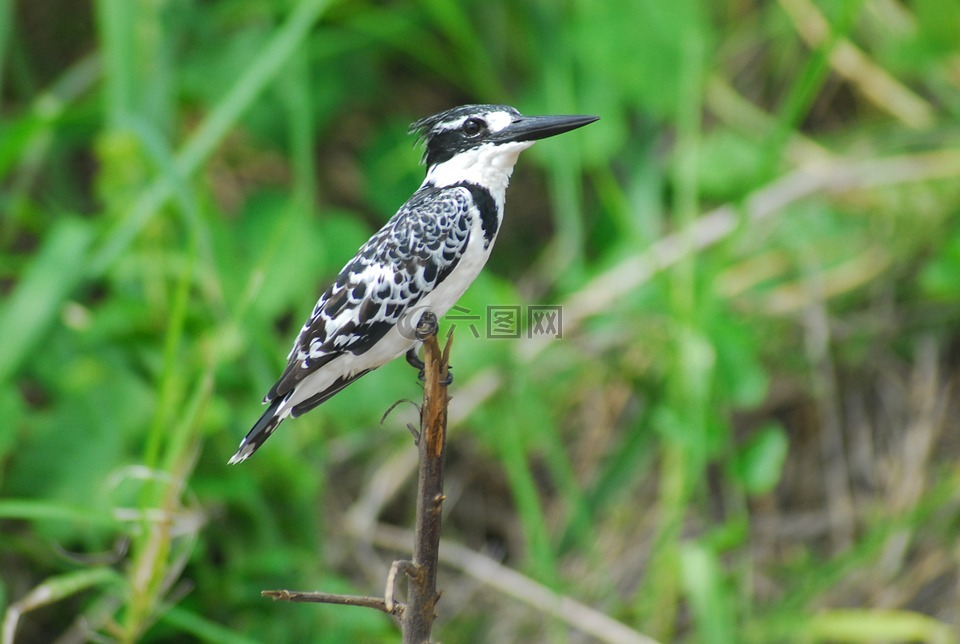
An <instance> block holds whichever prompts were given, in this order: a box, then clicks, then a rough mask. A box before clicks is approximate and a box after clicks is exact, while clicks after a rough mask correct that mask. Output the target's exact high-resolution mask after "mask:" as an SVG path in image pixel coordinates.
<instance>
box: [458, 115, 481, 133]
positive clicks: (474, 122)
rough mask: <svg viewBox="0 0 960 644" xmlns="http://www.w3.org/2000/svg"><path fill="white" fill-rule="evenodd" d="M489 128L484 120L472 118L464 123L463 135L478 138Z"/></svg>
mask: <svg viewBox="0 0 960 644" xmlns="http://www.w3.org/2000/svg"><path fill="white" fill-rule="evenodd" d="M486 128H487V124H486V123H484V122H483V119H478V118H470V119H467V120H466V121H464V122H463V127H462V128H461V129H462V130H463V133H464V134H466V135H467V136H477V135H478V134H480V133H481V132H483V131H484V130H485V129H486Z"/></svg>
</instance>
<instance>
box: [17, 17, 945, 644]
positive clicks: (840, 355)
mask: <svg viewBox="0 0 960 644" xmlns="http://www.w3.org/2000/svg"><path fill="white" fill-rule="evenodd" d="M91 4H92V6H91ZM958 11H960V10H958V8H957V5H956V3H955V1H954V0H918V1H917V2H913V3H910V4H908V5H901V4H898V3H896V2H893V1H892V0H891V1H882V2H871V3H864V2H858V1H856V0H850V1H845V2H840V3H828V2H820V3H819V4H813V3H811V2H810V1H809V0H781V1H780V2H777V3H744V2H739V3H736V2H730V3H719V4H718V3H702V2H696V1H695V0H680V1H678V2H672V3H666V2H659V1H656V0H631V1H628V0H605V1H601V2H587V1H586V0H567V1H564V2H553V1H548V0H527V1H524V2H479V1H473V0H465V1H464V2H460V3H455V2H447V1H446V0H419V1H415V2H392V1H387V2H371V1H365V0H358V1H354V2H333V1H332V0H273V1H266V2H265V1H256V2H255V1H252V0H226V1H222V2H202V1H200V0H96V1H95V2H93V3H85V2H81V1H80V0H56V1H54V0H34V1H33V2H29V3H27V2H23V3H13V2H11V1H10V0H0V100H2V104H0V293H2V300H0V338H3V346H4V349H3V351H2V352H0V383H2V386H0V418H3V419H4V421H5V422H3V425H2V428H0V464H2V467H0V526H2V527H0V562H2V564H0V570H2V572H0V605H2V606H5V607H6V610H7V621H6V624H5V627H4V628H5V636H7V637H9V636H10V634H11V633H12V632H13V630H14V629H16V634H17V641H18V642H20V641H22V642H46V641H53V640H54V639H55V638H56V637H58V636H59V635H61V634H62V633H64V632H68V633H69V634H70V636H72V637H73V638H74V640H65V641H76V640H83V639H93V638H94V635H93V634H92V633H91V631H94V632H96V634H97V637H99V638H107V639H112V640H118V641H124V642H132V641H149V642H160V641H178V642H179V641H191V640H196V641H211V642H216V641H222V642H245V641H270V642H293V641H314V642H319V641H323V642H340V641H392V640H397V639H398V633H397V629H396V627H395V625H394V624H392V623H391V620H390V619H389V618H387V617H385V616H383V615H379V614H376V613H373V612H370V611H363V610H358V609H350V608H341V607H335V606H293V605H281V604H275V603H271V602H269V601H266V600H263V599H261V598H260V591H261V590H263V589H267V588H295V589H304V590H306V589H316V590H324V591H328V592H349V593H361V594H377V593H379V592H380V589H381V588H382V583H383V578H384V576H385V573H386V570H387V568H388V566H389V563H390V561H391V560H392V559H393V558H396V557H397V556H398V554H399V555H401V556H402V553H397V552H395V551H393V550H391V549H390V548H388V547H386V546H385V545H384V543H383V540H382V539H380V538H379V537H377V536H376V534H377V527H376V522H383V523H386V524H394V525H399V526H403V527H406V526H409V525H410V519H411V516H412V509H413V504H412V502H411V501H412V490H411V489H410V488H412V485H411V484H410V480H409V476H410V471H411V470H410V467H409V466H408V465H401V464H402V463H405V462H408V460H409V459H407V460H404V458H405V457H404V455H409V454H410V452H411V451H412V450H413V449H414V448H413V447H412V445H411V441H410V437H409V435H408V434H407V432H406V430H405V429H404V428H403V426H404V424H405V423H406V422H408V421H409V420H410V418H412V412H411V411H410V409H409V408H407V409H404V408H403V407H401V408H399V409H398V410H397V411H395V412H394V413H393V415H391V416H390V417H389V418H388V419H387V420H386V421H385V423H384V426H383V427H380V426H378V421H379V419H380V417H381V415H382V414H383V412H384V411H385V410H386V409H387V408H388V407H389V406H390V405H391V404H392V403H393V402H394V401H396V400H399V399H404V398H412V399H416V398H418V396H419V390H418V387H417V384H416V380H415V378H414V377H413V375H412V373H411V371H410V370H409V367H407V366H406V365H403V364H391V365H388V366H386V367H384V368H382V369H381V370H379V371H378V372H376V373H374V374H372V375H370V376H367V377H365V378H363V379H361V380H360V381H358V382H357V383H356V384H354V385H353V386H351V387H350V388H348V389H347V390H345V391H344V392H343V393H342V394H340V395H338V396H337V397H335V398H334V399H333V400H331V401H330V402H329V403H327V404H325V405H324V406H323V407H322V408H320V409H319V410H318V411H316V412H314V413H312V414H310V415H309V416H307V417H304V418H302V419H299V420H296V421H290V422H288V423H287V424H285V425H284V428H283V431H281V432H279V433H278V434H277V436H276V437H274V438H273V439H272V440H271V441H270V443H269V445H268V446H267V447H266V448H265V449H263V450H261V451H260V452H258V454H257V455H256V457H255V458H254V459H253V460H252V461H250V462H248V463H244V464H243V465H242V466H239V467H227V466H226V465H225V462H226V459H227V458H228V457H229V456H230V454H232V452H233V450H234V448H235V446H236V443H237V442H238V441H239V440H240V438H241V437H242V436H243V434H244V433H245V432H246V430H247V429H248V427H249V426H250V425H251V423H252V422H253V421H254V420H255V419H256V418H257V416H258V414H259V413H260V411H259V401H260V398H261V396H262V395H263V393H264V392H265V391H266V390H267V389H268V388H269V387H270V385H271V384H272V383H273V381H274V379H275V378H276V377H277V375H278V374H279V371H280V369H281V368H282V365H283V357H284V356H285V355H286V352H287V350H288V348H289V345H290V343H291V341H292V339H293V336H294V334H295V332H296V330H297V329H298V328H299V324H300V322H301V320H302V319H303V318H304V316H305V315H306V314H307V313H308V312H309V310H310V307H312V304H313V302H314V301H315V298H316V296H317V293H318V292H320V291H321V290H322V289H323V288H324V287H325V286H326V283H327V281H328V280H330V279H331V278H332V276H333V275H335V274H336V272H337V271H338V270H339V268H340V267H341V266H342V264H343V263H344V262H345V261H346V260H347V259H348V258H349V257H350V256H352V254H353V252H354V251H355V249H356V248H357V247H358V246H359V245H360V244H361V243H363V241H365V240H366V238H367V237H368V236H369V234H370V233H371V232H373V231H374V230H376V228H378V227H379V226H380V225H381V224H382V223H383V222H384V221H385V220H386V219H387V218H388V217H389V216H390V215H391V214H392V213H393V212H394V210H395V209H396V208H397V207H398V206H399V205H400V204H401V203H402V202H403V201H404V200H405V199H406V198H407V197H408V196H409V194H410V193H411V192H412V191H413V190H414V189H415V188H416V186H417V185H418V184H419V182H420V180H421V172H422V169H421V168H418V166H417V159H418V154H419V151H418V150H416V149H415V147H414V146H413V142H412V139H411V138H410V137H409V136H408V135H407V133H406V127H407V124H408V123H409V122H411V121H412V120H414V119H416V118H418V117H421V116H424V115H427V114H431V113H434V112H436V111H439V110H442V109H445V108H448V107H450V106H452V105H456V104H460V103H466V102H503V103H509V104H512V105H515V106H517V107H518V108H519V109H521V111H523V112H525V113H531V114H533V113H592V114H597V115H600V116H601V117H602V120H601V121H600V122H599V123H597V124H596V125H593V126H591V127H590V128H588V129H586V130H583V131H580V132H578V133H575V134H571V135H567V136H565V137H561V138H559V139H556V140H551V141H549V142H544V143H542V144H540V145H538V146H536V147H535V148H534V149H533V150H531V151H530V152H528V153H526V154H525V155H524V158H523V160H521V162H520V164H519V166H518V170H517V172H516V175H515V180H514V186H513V187H512V188H511V190H510V198H509V200H508V207H507V209H508V217H507V221H506V222H505V226H504V229H503V231H502V233H501V237H500V240H499V241H498V247H497V250H496V252H495V253H494V256H493V259H492V261H491V264H490V266H489V268H488V270H486V271H485V273H484V274H483V275H482V276H481V277H480V278H479V279H478V280H477V282H476V284H475V285H474V286H473V287H472V288H471V289H470V291H469V292H468V293H467V294H466V295H465V296H464V298H463V300H462V301H461V303H460V305H461V306H462V307H463V308H464V309H465V310H466V311H467V312H468V313H470V314H472V315H479V317H480V319H479V321H476V322H474V323H472V324H473V326H471V323H470V322H467V321H456V322H455V324H456V342H455V344H454V351H453V364H454V366H455V373H456V377H457V381H456V383H455V385H454V386H453V389H452V391H453V395H454V411H453V412H452V413H453V416H454V418H455V419H456V420H455V422H454V426H453V427H452V433H451V436H450V441H451V446H450V458H449V462H448V474H447V476H448V489H449V494H448V496H449V500H448V502H447V506H446V508H445V514H446V521H447V526H446V529H445V533H444V538H445V539H448V540H450V541H451V542H460V543H463V544H465V545H467V546H469V547H471V548H474V549H477V550H480V551H484V552H486V553H487V554H490V555H491V556H493V557H495V558H498V559H502V560H503V561H504V563H506V564H507V565H509V566H511V567H512V568H515V569H517V570H519V571H521V572H523V573H524V574H526V575H529V576H530V577H532V578H533V579H534V580H536V581H537V582H540V583H542V584H544V585H546V586H548V587H549V588H551V589H552V590H553V591H555V592H557V593H559V594H563V595H569V596H570V597H573V598H574V599H577V600H579V601H581V602H583V603H585V604H588V605H590V606H593V607H595V608H597V609H598V610H600V611H602V612H604V613H606V614H607V615H609V616H611V617H613V618H615V619H617V620H619V621H621V622H622V623H624V624H626V625H627V626H629V627H630V628H633V629H635V630H636V631H638V632H640V633H645V634H647V635H649V636H652V637H655V638H658V639H661V640H663V641H697V642H701V641H702V642H718V643H720V642H771V641H811V642H812V641H840V640H842V641H877V640H878V638H880V639H882V638H883V637H893V638H894V639H896V640H904V641H906V640H909V641H951V639H952V638H956V637H957V631H956V629H957V624H956V614H955V612H954V611H955V607H956V604H957V600H958V598H957V588H956V583H955V580H956V576H957V574H958V570H957V563H956V561H955V559H956V557H955V552H956V538H957V531H956V526H957V525H958V522H957V519H958V518H960V513H958V512H960V510H958V508H960V495H958V493H957V490H958V489H960V487H958V486H957V485H956V482H957V469H956V465H955V463H956V458H957V455H958V445H957V443H956V440H955V437H954V438H951V436H950V434H949V432H944V431H942V429H943V427H944V425H945V424H946V423H947V421H946V419H947V418H949V417H950V414H949V412H950V410H952V409H953V407H952V404H953V403H952V402H951V398H950V392H951V391H952V390H951V386H950V385H949V384H948V383H949V382H950V378H951V377H953V376H955V375H956V372H955V367H954V366H953V364H952V363H951V361H950V359H949V358H950V356H955V355H956V339H957V333H956V323H957V321H958V319H960V289H958V288H957V287H956V284H958V283H960V250H958V249H960V228H958V219H957V214H958V210H960V181H958V178H960V128H958V127H957V122H958V117H960V73H958V70H960V44H958V43H960V17H958ZM66 15H70V16H72V18H71V19H70V20H65V19H64V16H66ZM536 303H544V304H561V305H562V306H563V307H564V308H563V316H564V317H563V338H562V339H561V340H556V341H553V342H549V343H546V344H544V343H539V344H538V343H533V342H526V341H523V342H521V341H506V340H497V339H492V338H488V337H484V335H485V333H484V330H485V320H484V319H483V316H484V313H483V312H485V311H486V307H487V306H490V305H496V306H523V305H529V304H536ZM478 312H479V313H478ZM449 324H450V322H449V321H448V326H449ZM474 330H476V333H474V332H473V331H474ZM929 347H933V349H932V355H933V356H934V357H933V358H932V363H931V361H930V360H929V359H927V358H926V357H925V356H927V355H928V348H929ZM954 362H955V361H954ZM931 364H933V365H934V366H933V367H931V366H930V365H931ZM937 365H941V367H939V368H938V367H937ZM931 374H932V375H931ZM924 387H926V388H924ZM954 388H955V386H954ZM918 392H919V393H918ZM924 392H927V393H926V394H925V393H924ZM929 392H933V393H932V394H930V393H929ZM924 395H927V397H926V398H925V397H924ZM924 401H928V402H924ZM931 401H932V402H931ZM459 405H462V407H458V406H459ZM458 409H460V410H461V411H457V410H458ZM378 499H379V502H378ZM371 503H372V504H373V505H372V506H371ZM370 507H373V510H372V511H371V510H370V509H369V508H370ZM364 512H366V513H367V514H366V515H365V514H364ZM371 512H372V514H371ZM358 517H361V518H363V517H365V518H366V520H367V522H366V523H365V522H364V521H363V520H360V519H358ZM371 522H373V523H371ZM920 526H923V531H922V534H918V530H917V529H918V528H919V527H920ZM950 553H953V555H951V554H950ZM918 561H919V562H921V563H923V565H919V564H916V562H918ZM915 564H916V565H915ZM931 571H934V572H931ZM936 571H942V574H940V573H936ZM950 579H953V582H952V584H951V583H950V581H949V580H950ZM440 585H441V586H442V587H444V588H445V589H447V593H446V594H445V596H444V599H443V601H442V602H441V603H440V605H439V610H440V613H441V616H442V621H441V622H440V623H439V625H438V630H437V637H438V638H440V639H442V640H444V641H454V642H457V641H543V640H551V641H582V639H581V638H582V637H583V635H582V634H581V632H580V630H581V629H580V627H582V626H583V625H582V624H579V625H578V624H577V623H575V622H574V623H569V622H570V621H572V620H573V617H572V615H571V616H570V617H568V620H567V621H563V620H559V619H557V620H554V619H552V618H550V617H547V616H544V615H543V614H541V613H540V612H538V611H536V610H534V609H532V608H528V607H526V606H525V605H524V603H523V602H518V601H517V600H515V599H509V598H508V597H507V596H505V595H501V594H500V593H499V592H498V591H497V590H493V589H487V588H483V587H481V588H478V587H477V585H476V583H474V582H471V581H470V580H469V579H468V578H467V576H466V573H465V572H464V571H463V570H461V569H459V568H458V567H457V566H456V565H452V566H451V567H449V568H445V570H444V574H443V575H442V576H441V580H440ZM945 588H946V589H947V590H944V589H945ZM20 613H22V614H23V616H22V618H21V619H20V622H19V624H17V623H15V620H14V619H13V616H15V615H18V614H20ZM878 624H880V625H881V626H878ZM594 635H595V634H594Z"/></svg>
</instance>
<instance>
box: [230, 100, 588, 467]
mask: <svg viewBox="0 0 960 644" xmlns="http://www.w3.org/2000/svg"><path fill="white" fill-rule="evenodd" d="M596 120H597V117H595V116H522V115H521V114H520V112H518V111H517V110H516V109H514V108H512V107H509V106H507V105H464V106H461V107H455V108H453V109H450V110H447V111H446V112H441V113H440V114H436V115H434V116H429V117H427V118H424V119H420V120H419V121H417V122H415V123H414V124H413V125H411V126H410V131H411V133H414V132H415V133H417V134H418V135H419V138H420V139H422V140H423V142H424V147H425V151H424V155H423V160H424V162H425V163H426V166H427V176H426V178H425V179H424V181H423V184H422V185H421V186H420V188H419V189H418V190H417V191H416V192H415V193H414V194H413V196H412V197H410V199H409V200H408V201H407V202H406V203H405V204H403V206H402V207H401V208H400V210H399V211H398V212H397V214H395V215H394V216H393V217H392V218H391V219H390V221H388V222H387V223H386V224H385V225H384V227H383V228H381V229H380V230H379V231H378V232H377V233H376V234H375V235H374V236H373V237H371V238H370V240H369V241H367V243H366V244H364V245H363V246H362V247H361V248H360V250H359V251H358V252H357V255H356V256H355V257H354V258H353V259H351V260H350V261H349V262H347V265H346V266H344V267H343V270H341V271H340V274H339V275H338V276H337V279H336V281H335V282H334V283H333V285H332V286H331V287H330V288H328V289H327V290H326V291H325V292H324V293H323V295H321V296H320V300H319V301H318V302H317V304H316V306H314V307H313V313H312V314H311V315H310V317H309V318H308V319H307V321H306V323H305V324H304V325H303V328H302V329H301V330H300V334H299V335H298V336H297V340H296V342H294V344H293V349H292V350H291V351H290V355H289V356H288V358H287V367H286V369H284V370H283V374H281V376H280V379H279V380H277V383H276V384H275V385H274V386H273V388H272V389H270V391H269V392H268V393H267V395H266V396H265V397H264V398H263V402H264V404H267V403H269V404H270V406H269V407H268V408H267V410H266V411H265V412H264V413H263V415H262V416H261V417H260V420H258V421H257V422H256V423H255V424H254V426H253V428H252V429H251V430H250V431H249V433H247V436H246V437H245V438H244V439H243V441H241V442H240V447H239V449H237V453H236V454H234V455H233V458H231V459H230V463H239V462H241V461H244V460H246V459H247V458H249V457H250V455H251V454H253V453H254V452H255V451H257V448H259V447H260V446H261V445H262V444H263V443H264V441H266V440H267V438H269V437H270V434H272V433H273V431H274V430H275V429H276V428H277V426H278V425H279V424H280V423H281V422H283V419H284V418H286V417H287V416H294V417H296V416H300V415H301V414H305V413H307V412H308V411H310V410H311V409H313V408H314V407H316V406H317V405H319V404H321V403H322V402H324V401H326V400H327V399H329V398H330V397H331V396H333V395H334V394H336V393H337V392H339V391H340V390H341V389H343V388H344V387H346V386H347V385H349V384H350V383H351V382H353V381H354V380H356V379H357V378H359V377H360V376H363V375H364V374H366V373H369V372H370V371H372V370H374V369H376V368H377V367H379V366H381V365H383V364H385V363H387V362H389V361H390V360H393V359H394V358H397V357H399V356H400V355H403V354H404V353H406V354H407V359H408V361H409V362H410V363H411V364H412V365H414V366H417V367H421V368H422V366H423V363H422V361H420V359H419V358H418V357H417V349H418V348H419V344H420V343H419V342H418V341H417V338H416V336H415V334H414V331H413V330H414V329H416V327H417V324H418V322H419V319H420V316H421V315H422V314H423V312H425V311H430V312H432V313H433V314H434V315H436V316H437V318H439V317H441V316H442V315H444V314H445V313H446V312H447V311H448V310H449V309H450V308H451V307H452V306H453V305H454V304H455V303H456V301H457V300H458V299H459V298H460V296H461V295H463V292H464V291H466V290H467V287H468V286H470V284H471V283H472V282H473V280H474V279H475V278H476V277H477V275H478V274H479V273H480V269H482V268H483V265H484V264H486V263H487V258H489V257H490V251H491V250H492V248H493V243H494V241H495V240H496V238H497V231H498V230H499V229H500V223H501V222H502V221H503V204H504V199H505V197H506V190H507V183H508V182H509V181H510V175H511V173H512V172H513V166H514V164H515V163H516V162H517V157H518V156H519V155H520V153H521V152H522V151H523V150H526V149H527V148H529V147H530V146H531V145H533V143H534V142H535V141H536V140H538V139H543V138H546V137H549V136H554V135H556V134H561V133H563V132H568V131H570V130H573V129H575V128H578V127H582V126H584V125H587V124H588V123H592V122H594V121H596Z"/></svg>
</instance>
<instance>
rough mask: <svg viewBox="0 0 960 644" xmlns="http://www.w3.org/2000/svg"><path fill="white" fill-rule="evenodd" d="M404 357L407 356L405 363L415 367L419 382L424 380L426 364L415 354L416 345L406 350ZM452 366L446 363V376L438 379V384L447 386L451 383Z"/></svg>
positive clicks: (425, 377)
mask: <svg viewBox="0 0 960 644" xmlns="http://www.w3.org/2000/svg"><path fill="white" fill-rule="evenodd" d="M406 358H407V364H409V365H410V366H411V367H413V368H414V369H417V378H419V379H420V382H423V381H424V380H426V379H427V375H426V371H425V369H426V367H427V365H426V364H424V362H423V360H421V359H420V356H418V355H417V349H416V347H414V348H412V349H410V350H409V351H407V355H406ZM452 368H453V367H451V366H450V365H447V377H446V378H444V379H443V380H441V381H440V384H441V385H443V386H444V387H447V386H449V385H451V384H453V372H452V371H451V369H452Z"/></svg>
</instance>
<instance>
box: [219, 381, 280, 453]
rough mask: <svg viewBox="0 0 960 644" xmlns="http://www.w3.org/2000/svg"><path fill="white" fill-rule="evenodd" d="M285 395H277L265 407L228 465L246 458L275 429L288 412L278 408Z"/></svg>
mask: <svg viewBox="0 0 960 644" xmlns="http://www.w3.org/2000/svg"><path fill="white" fill-rule="evenodd" d="M287 397H288V396H278V397H277V398H275V399H274V400H273V402H272V403H271V404H270V406H269V407H267V410H266V411H265V412H263V415H262V416H260V420H258V421H257V422H256V423H254V425H253V428H251V429H250V431H249V432H247V435H246V436H245V437H244V439H243V440H242V441H240V447H238V448H237V453H236V454H234V455H233V456H232V457H231V458H230V460H229V461H228V464H229V465H234V464H236V463H242V462H243V461H245V460H247V459H248V458H250V456H251V455H252V454H253V453H254V452H255V451H257V450H258V449H260V446H261V445H263V443H264V442H265V441H266V440H267V439H268V438H270V434H272V433H273V430H275V429H276V428H277V427H278V426H279V425H280V423H282V422H283V419H284V418H286V417H287V415H288V414H289V413H290V411H289V410H283V411H281V410H280V407H281V406H282V405H283V403H284V402H285V401H286V400H287Z"/></svg>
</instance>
